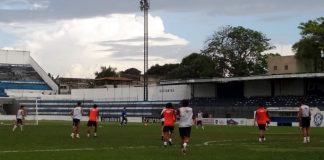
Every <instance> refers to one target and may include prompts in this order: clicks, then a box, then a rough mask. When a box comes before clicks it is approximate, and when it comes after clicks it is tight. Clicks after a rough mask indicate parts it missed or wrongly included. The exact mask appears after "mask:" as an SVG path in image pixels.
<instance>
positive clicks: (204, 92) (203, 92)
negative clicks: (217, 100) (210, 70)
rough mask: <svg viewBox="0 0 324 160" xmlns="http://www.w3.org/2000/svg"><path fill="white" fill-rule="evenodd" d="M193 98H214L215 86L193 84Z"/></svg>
mask: <svg viewBox="0 0 324 160" xmlns="http://www.w3.org/2000/svg"><path fill="white" fill-rule="evenodd" d="M193 86H194V92H195V93H194V96H195V97H216V93H217V92H216V87H215V84H208V83H206V84H203V83H201V84H194V85H193Z"/></svg>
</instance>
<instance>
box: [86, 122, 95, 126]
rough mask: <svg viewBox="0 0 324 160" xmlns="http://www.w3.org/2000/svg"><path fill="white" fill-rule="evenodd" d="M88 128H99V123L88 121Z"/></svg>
mask: <svg viewBox="0 0 324 160" xmlns="http://www.w3.org/2000/svg"><path fill="white" fill-rule="evenodd" d="M87 126H88V127H91V126H94V127H97V121H88V124H87Z"/></svg>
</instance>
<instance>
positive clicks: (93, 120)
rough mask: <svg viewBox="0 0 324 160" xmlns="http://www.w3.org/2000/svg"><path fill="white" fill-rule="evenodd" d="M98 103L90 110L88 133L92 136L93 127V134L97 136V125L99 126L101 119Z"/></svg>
mask: <svg viewBox="0 0 324 160" xmlns="http://www.w3.org/2000/svg"><path fill="white" fill-rule="evenodd" d="M97 107H98V106H97V105H96V104H94V105H93V107H92V108H91V109H90V110H89V121H88V134H87V136H88V137H90V131H91V128H92V127H94V132H93V136H94V137H97V127H98V119H99V110H98V109H97Z"/></svg>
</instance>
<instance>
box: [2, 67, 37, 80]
mask: <svg viewBox="0 0 324 160" xmlns="http://www.w3.org/2000/svg"><path fill="white" fill-rule="evenodd" d="M0 80H7V81H32V82H34V81H36V82H40V81H43V80H42V78H41V77H40V76H39V75H38V73H37V72H36V71H35V70H34V68H33V67H32V66H31V65H28V64H24V65H16V64H0Z"/></svg>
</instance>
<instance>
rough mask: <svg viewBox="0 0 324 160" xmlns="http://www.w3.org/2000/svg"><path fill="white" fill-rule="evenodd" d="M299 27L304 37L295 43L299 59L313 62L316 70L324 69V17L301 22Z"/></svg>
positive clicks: (294, 46)
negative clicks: (322, 53) (323, 55)
mask: <svg viewBox="0 0 324 160" xmlns="http://www.w3.org/2000/svg"><path fill="white" fill-rule="evenodd" d="M298 28H299V29H301V32H300V35H301V36H302V38H301V39H300V40H299V41H298V42H296V43H295V44H294V45H293V51H295V52H296V54H295V55H296V57H297V59H299V60H303V61H304V62H305V63H307V62H308V63H310V64H312V66H313V71H314V72H318V71H323V65H324V64H323V61H322V60H321V59H323V58H324V57H322V56H321V51H324V17H321V18H318V19H315V20H309V21H308V22H306V23H301V24H300V25H299V26H298ZM320 67H321V69H320Z"/></svg>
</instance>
